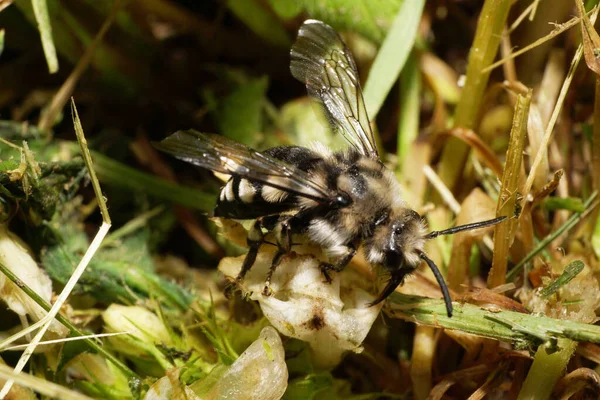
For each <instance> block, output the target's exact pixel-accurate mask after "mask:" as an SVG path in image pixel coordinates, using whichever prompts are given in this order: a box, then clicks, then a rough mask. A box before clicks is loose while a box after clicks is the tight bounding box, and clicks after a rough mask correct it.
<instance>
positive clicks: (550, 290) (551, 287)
mask: <svg viewBox="0 0 600 400" xmlns="http://www.w3.org/2000/svg"><path fill="white" fill-rule="evenodd" d="M583 268H584V264H583V261H581V260H575V261H573V262H572V263H570V264H569V265H567V267H566V268H565V270H564V272H563V273H562V274H561V275H560V276H559V277H558V278H556V279H555V280H553V281H552V282H550V283H549V284H548V285H546V287H545V288H543V289H542V290H541V291H540V296H542V297H549V296H551V295H553V294H554V293H556V291H557V290H559V289H560V288H561V287H563V286H564V285H566V284H567V283H569V282H571V280H572V279H573V278H575V277H576V276H577V275H578V274H579V273H580V272H581V271H583Z"/></svg>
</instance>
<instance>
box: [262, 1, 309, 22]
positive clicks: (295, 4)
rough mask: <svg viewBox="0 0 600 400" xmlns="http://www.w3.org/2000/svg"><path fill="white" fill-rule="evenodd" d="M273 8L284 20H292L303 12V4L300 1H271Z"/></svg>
mask: <svg viewBox="0 0 600 400" xmlns="http://www.w3.org/2000/svg"><path fill="white" fill-rule="evenodd" d="M269 4H270V5H271V8H272V9H273V11H275V13H276V14H277V15H279V17H281V18H282V19H291V18H294V17H295V16H296V15H298V14H300V12H301V11H302V4H301V3H300V2H299V1H298V0H269Z"/></svg>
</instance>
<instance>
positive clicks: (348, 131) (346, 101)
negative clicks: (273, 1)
mask: <svg viewBox="0 0 600 400" xmlns="http://www.w3.org/2000/svg"><path fill="white" fill-rule="evenodd" d="M290 70H291V71H292V75H293V76H294V77H295V78H296V79H298V80H299V81H300V82H303V83H304V84H305V85H306V88H307V89H308V93H309V94H310V95H311V96H313V97H315V98H316V99H317V100H319V102H320V103H321V104H322V105H323V108H324V109H325V111H326V113H327V116H328V117H329V120H330V122H331V124H332V126H333V127H334V128H335V129H337V130H339V131H340V133H341V134H342V135H344V137H345V138H346V140H348V141H349V142H350V144H352V145H353V146H354V147H356V149H357V150H358V151H359V152H360V153H361V154H363V155H365V156H367V157H372V158H379V155H378V153H377V146H376V145H375V137H374V135H373V131H372V130H371V125H370V124H369V116H368V115H367V110H366V108H365V102H364V100H363V96H362V91H361V88H360V82H359V80H358V70H357V69H356V64H355V63H354V59H353V58H352V54H351V53H350V50H349V49H348V48H347V47H346V45H345V44H344V42H343V41H342V39H341V38H340V37H339V35H338V34H337V33H336V32H335V31H334V30H333V28H332V27H330V26H329V25H327V24H325V23H323V22H321V21H317V20H314V19H309V20H307V21H305V22H304V24H302V26H301V27H300V30H299V31H298V38H297V39H296V43H294V45H293V46H292V50H291V64H290Z"/></svg>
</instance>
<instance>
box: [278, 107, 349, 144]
mask: <svg viewBox="0 0 600 400" xmlns="http://www.w3.org/2000/svg"><path fill="white" fill-rule="evenodd" d="M278 122H279V123H278V125H279V126H280V127H281V128H283V130H284V131H285V133H286V134H285V137H286V138H289V139H290V142H291V143H293V144H299V145H307V144H309V143H313V142H320V143H323V144H324V145H326V146H327V147H329V148H331V149H332V150H336V151H339V150H344V149H346V148H347V147H348V142H346V140H344V137H343V136H342V135H336V134H334V133H333V132H332V131H331V128H330V125H329V122H328V120H327V117H326V116H325V113H324V112H323V108H322V107H319V106H317V105H316V104H315V102H314V101H312V100H311V99H308V98H301V99H298V100H293V101H290V102H288V103H286V104H284V105H283V107H281V112H280V113H279V120H278ZM272 136H274V135H272Z"/></svg>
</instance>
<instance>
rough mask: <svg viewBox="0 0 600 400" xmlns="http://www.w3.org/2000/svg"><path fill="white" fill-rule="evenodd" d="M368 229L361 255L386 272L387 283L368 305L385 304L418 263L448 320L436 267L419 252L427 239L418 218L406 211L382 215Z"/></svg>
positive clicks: (443, 286)
mask: <svg viewBox="0 0 600 400" xmlns="http://www.w3.org/2000/svg"><path fill="white" fill-rule="evenodd" d="M372 229H373V230H372V236H371V238H369V239H368V240H366V241H365V254H366V255H367V258H368V260H369V261H370V262H371V263H373V264H378V265H381V266H383V267H384V268H385V269H386V270H387V271H389V273H390V280H389V282H388V283H387V285H386V287H385V288H384V289H383V291H382V292H381V294H380V295H379V296H378V297H377V299H375V301H373V302H372V303H371V305H375V304H378V303H380V302H382V301H383V300H385V299H386V298H387V297H388V296H389V295H390V294H392V292H393V291H394V290H395V289H396V288H397V287H398V285H400V284H402V281H404V278H405V277H406V275H408V274H410V273H411V272H413V271H414V270H415V269H416V268H417V267H418V266H419V264H420V262H421V261H425V262H426V263H427V265H429V267H430V268H431V270H432V271H433V273H434V275H435V277H436V279H437V281H438V283H439V284H440V287H441V289H442V293H443V294H444V299H445V301H446V309H447V312H448V316H451V315H452V301H451V299H450V294H449V293H448V288H447V287H446V283H445V282H444V279H443V277H442V275H441V274H440V272H439V270H438V268H437V266H436V265H435V264H434V263H433V261H431V260H430V259H429V258H428V257H427V256H426V255H425V253H424V252H423V247H424V246H425V241H426V240H427V239H428V238H429V237H428V234H426V232H425V224H424V223H423V221H422V219H421V216H420V215H419V214H418V213H417V212H415V211H413V210H410V209H406V208H404V209H401V210H400V211H398V212H395V213H394V212H392V213H390V214H385V213H383V214H382V215H379V216H378V217H377V218H376V219H375V221H374V223H373V227H372Z"/></svg>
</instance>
